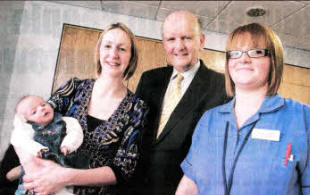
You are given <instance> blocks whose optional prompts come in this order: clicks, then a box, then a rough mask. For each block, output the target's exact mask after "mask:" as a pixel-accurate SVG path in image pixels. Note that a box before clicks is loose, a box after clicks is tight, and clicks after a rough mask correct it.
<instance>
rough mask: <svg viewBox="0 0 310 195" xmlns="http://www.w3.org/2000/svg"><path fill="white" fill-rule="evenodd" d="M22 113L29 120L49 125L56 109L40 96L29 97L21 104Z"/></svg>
mask: <svg viewBox="0 0 310 195" xmlns="http://www.w3.org/2000/svg"><path fill="white" fill-rule="evenodd" d="M19 111H20V113H21V114H22V115H23V116H24V117H25V119H26V120H27V121H30V122H34V123H37V124H40V125H43V126H45V125H47V124H49V123H50V122H52V120H53V118H54V110H53V109H52V107H51V106H50V105H49V104H48V103H46V102H45V101H44V100H43V99H42V98H40V97H36V96H34V97H29V98H27V99H25V100H24V101H23V102H22V104H21V105H20V106H19Z"/></svg>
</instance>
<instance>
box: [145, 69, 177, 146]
mask: <svg viewBox="0 0 310 195" xmlns="http://www.w3.org/2000/svg"><path fill="white" fill-rule="evenodd" d="M172 71H173V68H172V67H171V66H169V67H167V69H163V71H162V72H160V73H159V74H158V75H157V78H156V82H155V83H154V85H155V86H150V89H151V90H152V92H151V95H152V97H151V98H152V101H151V102H153V103H154V106H156V108H155V109H156V110H154V111H155V112H156V113H158V114H157V115H156V116H155V117H154V118H153V120H154V124H155V126H154V129H155V130H154V131H153V135H152V137H153V140H156V135H157V128H158V125H159V119H160V114H161V113H160V111H161V106H162V103H163V100H164V96H165V93H166V90H167V87H168V84H169V81H170V77H171V74H172Z"/></svg>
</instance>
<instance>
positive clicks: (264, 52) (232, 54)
mask: <svg viewBox="0 0 310 195" xmlns="http://www.w3.org/2000/svg"><path fill="white" fill-rule="evenodd" d="M243 53H247V54H248V56H249V57H250V58H260V57H264V56H269V50H268V49H251V50H248V51H239V50H232V51H227V52H226V58H227V59H238V58H241V56H242V54H243Z"/></svg>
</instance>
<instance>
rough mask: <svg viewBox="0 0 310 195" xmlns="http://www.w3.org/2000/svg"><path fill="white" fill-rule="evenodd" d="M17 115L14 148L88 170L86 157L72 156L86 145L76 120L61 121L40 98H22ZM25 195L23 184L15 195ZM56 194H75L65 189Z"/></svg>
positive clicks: (13, 135)
mask: <svg viewBox="0 0 310 195" xmlns="http://www.w3.org/2000/svg"><path fill="white" fill-rule="evenodd" d="M15 113H16V115H15V119H14V130H13V132H12V136H11V143H12V145H13V146H15V147H19V148H22V149H24V150H25V151H27V152H29V153H30V154H33V155H35V156H37V157H40V158H44V159H49V160H53V161H55V162H56V163H59V164H60V165H62V166H66V167H75V168H87V165H88V162H87V157H86V156H77V155H75V154H72V153H71V152H73V151H75V150H77V149H78V147H79V146H80V145H81V144H82V141H83V131H82V128H81V126H80V124H79V122H78V121H77V120H76V119H75V118H72V117H62V116H61V115H60V114H59V113H57V112H54V110H53V109H52V107H51V106H50V105H49V104H48V103H46V102H45V101H44V100H43V99H42V98H41V97H38V96H33V95H29V96H25V97H23V98H22V99H21V100H20V101H19V102H18V103H17V106H16V109H15ZM70 153H71V154H70ZM26 193H27V192H26V191H25V190H24V188H23V184H22V183H21V184H20V185H19V187H18V190H17V191H16V192H15V194H26ZM56 194H73V193H72V192H70V191H69V190H68V189H62V190H61V191H59V192H57V193H56Z"/></svg>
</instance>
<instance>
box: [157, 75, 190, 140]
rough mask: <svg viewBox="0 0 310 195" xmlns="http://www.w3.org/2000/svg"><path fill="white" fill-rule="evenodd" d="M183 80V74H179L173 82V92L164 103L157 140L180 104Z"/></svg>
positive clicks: (171, 91)
mask: <svg viewBox="0 0 310 195" xmlns="http://www.w3.org/2000/svg"><path fill="white" fill-rule="evenodd" d="M183 78H184V77H183V75H182V74H177V77H176V78H175V79H174V80H173V83H172V90H170V92H169V94H168V96H167V98H166V101H165V102H164V103H163V106H162V111H161V115H160V121H159V127H158V130H157V138H158V137H159V135H160V134H161V132H162V130H163V129H164V127H165V125H166V123H167V121H168V119H169V117H170V115H171V113H172V111H173V110H174V108H175V107H176V105H177V104H178V103H179V101H180V99H181V97H182V88H181V84H182V80H183Z"/></svg>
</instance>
